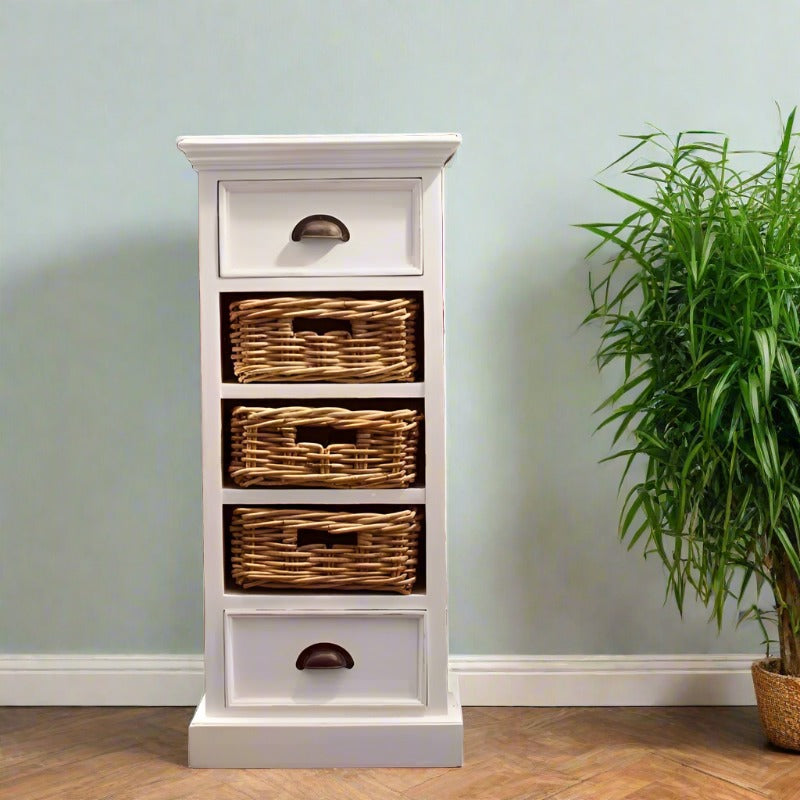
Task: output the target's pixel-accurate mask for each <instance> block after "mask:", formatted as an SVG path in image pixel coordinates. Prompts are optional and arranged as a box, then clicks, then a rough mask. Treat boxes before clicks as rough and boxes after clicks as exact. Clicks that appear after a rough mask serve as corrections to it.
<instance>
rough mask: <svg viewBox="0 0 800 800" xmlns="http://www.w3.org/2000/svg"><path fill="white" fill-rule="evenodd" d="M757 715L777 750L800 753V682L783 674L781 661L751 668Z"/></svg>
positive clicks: (759, 664)
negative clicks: (779, 748) (783, 749)
mask: <svg viewBox="0 0 800 800" xmlns="http://www.w3.org/2000/svg"><path fill="white" fill-rule="evenodd" d="M752 673H753V686H754V687H755V690H756V700H757V701H758V715H759V717H761V727H762V728H763V729H764V733H765V734H766V736H767V739H769V740H770V742H772V744H774V745H776V746H777V747H783V748H785V749H787V750H798V751H800V678H794V677H791V676H789V675H781V674H780V659H777V658H771V659H764V660H763V661H756V662H755V663H754V664H753V666H752Z"/></svg>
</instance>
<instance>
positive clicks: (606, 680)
mask: <svg viewBox="0 0 800 800" xmlns="http://www.w3.org/2000/svg"><path fill="white" fill-rule="evenodd" d="M760 657H761V656H757V655H728V654H725V655H676V656H451V657H450V668H451V670H452V671H453V672H454V674H455V675H457V676H458V683H459V686H460V688H461V702H462V704H463V705H465V706H746V705H752V704H753V703H754V702H755V697H754V694H753V682H752V679H751V677H750V665H751V664H752V662H753V661H755V660H757V659H758V658H760Z"/></svg>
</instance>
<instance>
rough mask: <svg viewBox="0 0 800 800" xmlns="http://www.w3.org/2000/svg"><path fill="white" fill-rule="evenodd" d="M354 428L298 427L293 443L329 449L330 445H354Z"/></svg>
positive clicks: (327, 426) (355, 433) (328, 426)
mask: <svg viewBox="0 0 800 800" xmlns="http://www.w3.org/2000/svg"><path fill="white" fill-rule="evenodd" d="M356 435H357V432H356V430H355V428H334V427H332V426H330V425H299V426H298V427H297V434H296V436H295V441H296V442H298V443H300V442H304V443H310V444H318V445H320V446H321V447H330V446H331V445H332V444H352V445H355V443H356Z"/></svg>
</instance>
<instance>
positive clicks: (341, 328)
mask: <svg viewBox="0 0 800 800" xmlns="http://www.w3.org/2000/svg"><path fill="white" fill-rule="evenodd" d="M292 332H293V333H315V334H316V335H317V336H324V335H325V334H326V333H334V332H342V333H346V334H348V335H349V336H352V335H353V326H352V325H351V324H350V320H349V319H326V318H325V317H294V319H292Z"/></svg>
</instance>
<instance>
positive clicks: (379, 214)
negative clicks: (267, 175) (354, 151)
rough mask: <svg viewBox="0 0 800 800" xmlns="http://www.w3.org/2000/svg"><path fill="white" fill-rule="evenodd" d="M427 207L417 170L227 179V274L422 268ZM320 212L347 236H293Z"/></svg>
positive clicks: (222, 189) (223, 204)
mask: <svg viewBox="0 0 800 800" xmlns="http://www.w3.org/2000/svg"><path fill="white" fill-rule="evenodd" d="M421 214H422V181H421V180H420V179H418V178H393V179H366V178H365V179H351V180H290V181H281V180H275V181H220V183H219V271H220V276H221V277H223V278H236V277H259V276H267V277H277V276H320V275H324V276H339V275H420V274H421V273H422V235H421ZM317 215H324V216H325V217H330V218H333V219H335V220H338V221H339V222H341V223H342V226H341V230H342V231H345V233H344V235H345V237H346V238H347V240H346V241H342V240H340V239H336V238H312V237H309V238H301V239H300V240H299V241H294V240H293V238H292V236H293V234H295V235H296V236H299V235H300V232H299V231H298V230H297V226H298V223H301V222H302V221H303V220H304V219H306V218H308V217H314V216H317ZM336 227H337V226H334V230H335V229H336ZM329 231H330V229H329ZM306 232H307V233H310V234H314V233H316V234H319V230H316V231H314V230H312V228H311V227H308V228H306Z"/></svg>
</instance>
